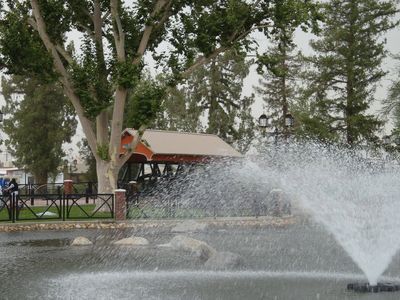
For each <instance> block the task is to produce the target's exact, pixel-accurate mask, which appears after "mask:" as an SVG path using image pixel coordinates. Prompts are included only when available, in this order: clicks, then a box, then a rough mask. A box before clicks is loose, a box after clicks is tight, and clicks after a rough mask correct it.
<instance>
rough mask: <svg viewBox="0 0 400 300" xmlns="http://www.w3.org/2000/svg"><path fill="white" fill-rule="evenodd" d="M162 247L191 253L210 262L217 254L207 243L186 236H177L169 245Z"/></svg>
mask: <svg viewBox="0 0 400 300" xmlns="http://www.w3.org/2000/svg"><path fill="white" fill-rule="evenodd" d="M161 246H162V247H169V248H172V249H174V250H182V251H187V252H190V253H191V254H193V255H194V256H196V257H198V258H200V259H201V260H208V259H209V258H210V257H211V256H213V255H214V254H216V253H217V251H216V250H215V249H214V248H213V247H211V246H209V245H208V244H207V243H205V242H203V241H200V240H196V239H193V238H190V237H187V236H184V235H177V236H175V237H173V238H172V239H171V241H170V242H169V243H168V244H164V245H161Z"/></svg>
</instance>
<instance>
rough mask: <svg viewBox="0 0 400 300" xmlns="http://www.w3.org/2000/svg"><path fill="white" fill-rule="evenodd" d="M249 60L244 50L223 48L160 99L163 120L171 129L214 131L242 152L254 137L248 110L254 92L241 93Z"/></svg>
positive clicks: (249, 110) (211, 132) (252, 124)
mask: <svg viewBox="0 0 400 300" xmlns="http://www.w3.org/2000/svg"><path fill="white" fill-rule="evenodd" d="M251 63H252V62H251V61H246V54H245V53H238V52H237V51H226V52H225V53H224V54H220V55H219V56H217V57H216V58H214V59H212V60H211V61H210V63H209V64H206V65H204V66H202V67H200V68H198V69H197V70H196V71H194V72H193V74H192V75H191V76H190V77H189V78H188V80H187V81H186V84H185V85H183V86H182V87H181V88H180V89H178V90H175V91H174V93H173V94H171V95H170V97H168V98H167V99H166V101H165V102H164V106H165V107H166V111H165V116H164V119H165V121H164V123H165V124H166V125H169V126H171V127H172V128H173V129H174V130H176V129H178V130H190V131H205V132H206V133H210V134H216V135H218V136H219V137H221V138H222V139H223V140H225V141H226V142H228V143H230V144H233V145H240V147H239V148H240V150H242V151H246V150H247V148H248V146H249V145H250V143H249V139H251V138H252V137H254V134H253V129H254V122H253V118H252V116H251V109H250V106H251V104H253V102H254V95H253V96H250V97H242V95H241V94H242V88H243V81H244V79H245V77H246V76H247V75H248V73H249V67H250V65H251ZM202 123H203V124H202ZM171 127H170V128H169V129H172V128H171ZM239 141H240V142H239ZM244 141H246V142H247V143H243V142H244Z"/></svg>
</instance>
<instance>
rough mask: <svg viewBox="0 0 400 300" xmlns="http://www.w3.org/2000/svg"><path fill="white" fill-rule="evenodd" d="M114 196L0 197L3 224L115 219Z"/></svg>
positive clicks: (42, 195)
mask: <svg viewBox="0 0 400 300" xmlns="http://www.w3.org/2000/svg"><path fill="white" fill-rule="evenodd" d="M114 214H115V208H114V195H113V194H90V195H88V194H63V193H62V194H60V193H55V194H32V193H31V194H21V195H17V196H15V195H12V196H11V195H0V221H5V222H7V221H8V222H17V221H35V220H59V221H61V220H63V221H65V220H73V219H74V220H79V219H111V218H114Z"/></svg>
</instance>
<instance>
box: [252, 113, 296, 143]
mask: <svg viewBox="0 0 400 300" xmlns="http://www.w3.org/2000/svg"><path fill="white" fill-rule="evenodd" d="M270 119H271V118H268V117H267V115H266V114H262V115H261V116H260V117H259V118H258V127H260V128H261V129H263V130H264V132H266V130H267V128H271V127H272V124H271V122H270ZM284 121H285V128H284V130H283V131H279V129H278V127H275V129H274V130H273V131H271V132H268V133H269V134H270V135H272V136H273V137H274V144H275V145H277V144H278V137H279V135H280V134H282V135H284V136H285V138H287V137H288V135H289V129H290V128H292V127H293V125H294V118H293V116H292V114H290V113H287V114H286V115H285V119H284Z"/></svg>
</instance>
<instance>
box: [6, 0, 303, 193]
mask: <svg viewBox="0 0 400 300" xmlns="http://www.w3.org/2000/svg"><path fill="white" fill-rule="evenodd" d="M286 1H287V2H288V3H291V8H292V10H290V14H291V16H292V19H293V20H295V22H298V23H302V22H304V21H308V18H309V14H307V15H304V18H303V19H301V18H299V15H300V14H298V11H299V10H300V9H301V10H303V8H304V7H310V6H311V4H310V1H307V0H286ZM286 1H284V2H286ZM1 2H2V4H3V7H4V8H3V10H2V11H1V12H2V15H1V24H0V45H1V46H0V47H1V48H0V53H1V54H2V57H1V61H0V65H1V66H2V67H3V69H6V70H7V72H10V73H24V72H29V73H35V74H38V76H39V75H40V76H42V77H45V78H48V77H50V78H52V77H57V78H58V79H59V80H60V81H61V83H62V84H63V87H64V93H65V94H66V96H67V97H68V98H69V99H70V101H71V103H72V105H73V106H74V108H75V111H76V114H77V116H78V118H79V120H80V123H81V125H82V128H83V131H84V134H85V136H86V138H87V141H88V144H89V147H90V149H91V151H92V153H93V155H94V156H95V159H96V168H97V175H98V184H99V191H100V192H111V191H112V190H113V189H114V188H116V184H117V176H118V172H119V170H120V168H121V166H122V165H123V164H124V163H125V162H126V161H127V159H128V158H129V156H130V153H129V152H128V153H126V154H125V155H123V156H120V134H121V131H122V125H123V116H124V109H125V102H126V98H127V95H128V91H129V90H131V89H133V88H134V87H135V86H136V85H137V84H138V82H139V81H140V78H141V74H142V70H143V66H144V64H145V61H144V59H143V57H144V54H145V53H146V52H147V53H151V54H153V57H154V58H155V60H156V62H157V63H158V64H159V65H160V66H163V67H165V73H168V74H170V84H171V85H174V84H176V83H177V82H179V81H180V80H182V79H185V78H187V77H188V76H189V75H190V74H192V73H193V71H194V70H195V69H197V68H198V67H199V66H201V65H204V64H206V63H208V62H209V61H210V60H211V59H213V58H215V57H217V56H218V55H219V54H220V53H223V52H224V51H225V50H227V49H229V48H232V47H233V46H235V47H245V48H246V47H248V46H249V39H247V37H248V36H249V34H250V33H251V32H252V31H253V30H254V29H256V28H261V29H262V30H264V32H266V33H267V32H270V31H271V30H273V25H271V22H270V21H271V16H272V15H273V14H275V12H276V8H277V6H276V3H281V2H282V1H281V0H279V1H278V0H274V1H271V0H254V1H246V0H218V1H210V0H196V1H190V0H177V1H175V0H174V1H172V0H138V1H133V2H132V3H131V5H129V3H128V2H125V1H120V0H109V1H106V0H92V1H89V0H66V1H45V0H29V1H28V0H19V1H18V0H2V1H1ZM302 16H303V15H302ZM72 30H77V31H79V32H81V34H82V40H83V42H82V45H81V47H80V49H79V50H80V51H79V52H74V51H73V47H72V46H68V45H67V35H68V34H69V33H70V32H71V31H72ZM163 42H164V43H166V44H168V48H169V51H164V52H163V51H162V50H160V48H161V49H162V47H159V46H162V45H163ZM110 115H111V116H110ZM141 132H142V131H141V130H139V131H138V133H137V135H140V133H141ZM138 138H139V136H137V137H136V138H135V139H134V143H137V142H138V140H139V139H138ZM130 148H131V149H135V144H132V145H131V147H130Z"/></svg>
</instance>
